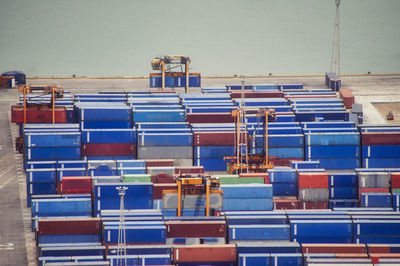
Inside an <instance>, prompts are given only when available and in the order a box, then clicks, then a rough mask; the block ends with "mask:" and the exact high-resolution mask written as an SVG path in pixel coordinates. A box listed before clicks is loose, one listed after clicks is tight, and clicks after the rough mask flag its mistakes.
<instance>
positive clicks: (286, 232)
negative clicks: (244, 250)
mask: <svg viewBox="0 0 400 266" xmlns="http://www.w3.org/2000/svg"><path fill="white" fill-rule="evenodd" d="M224 214H225V219H226V222H227V224H228V228H229V234H228V240H229V243H238V241H239V243H240V242H241V241H243V242H246V241H289V240H290V228H289V225H288V224H287V216H286V214H285V213H284V212H279V211H277V212H269V211H257V212H254V211H253V212H251V211H227V212H224Z"/></svg>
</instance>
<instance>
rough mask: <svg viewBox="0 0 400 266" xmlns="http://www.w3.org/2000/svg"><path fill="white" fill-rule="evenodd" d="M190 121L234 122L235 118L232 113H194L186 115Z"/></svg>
mask: <svg viewBox="0 0 400 266" xmlns="http://www.w3.org/2000/svg"><path fill="white" fill-rule="evenodd" d="M186 121H187V122H189V123H233V122H234V119H233V117H232V115H231V114H230V113H207V114H205V113H192V114H187V115H186Z"/></svg>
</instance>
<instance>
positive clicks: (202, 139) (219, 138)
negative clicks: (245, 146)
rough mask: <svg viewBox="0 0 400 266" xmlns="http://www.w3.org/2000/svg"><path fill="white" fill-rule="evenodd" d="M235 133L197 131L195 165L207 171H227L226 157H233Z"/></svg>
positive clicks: (195, 135)
mask: <svg viewBox="0 0 400 266" xmlns="http://www.w3.org/2000/svg"><path fill="white" fill-rule="evenodd" d="M234 135H235V134H234V132H232V131H219V132H217V131H213V132H201V131H197V132H196V131H195V132H194V134H193V136H194V140H193V149H194V150H193V159H194V165H196V166H200V165H201V166H203V167H204V170H206V171H225V170H226V169H227V164H226V162H225V160H224V157H225V156H233V155H234V153H235V147H234Z"/></svg>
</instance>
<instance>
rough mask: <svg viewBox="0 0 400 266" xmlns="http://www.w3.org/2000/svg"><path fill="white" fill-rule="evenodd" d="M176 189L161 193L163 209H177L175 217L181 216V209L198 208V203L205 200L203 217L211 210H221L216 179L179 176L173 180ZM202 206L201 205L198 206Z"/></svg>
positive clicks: (219, 191)
mask: <svg viewBox="0 0 400 266" xmlns="http://www.w3.org/2000/svg"><path fill="white" fill-rule="evenodd" d="M175 181H176V184H177V189H174V190H164V191H163V207H164V208H166V209H177V216H182V209H183V208H191V209H195V208H198V207H199V206H198V205H199V202H202V200H205V202H204V208H205V216H209V215H210V210H211V209H220V208H222V206H223V205H222V195H223V192H222V190H221V189H220V186H221V183H220V180H219V179H218V178H212V177H210V176H180V177H177V178H176V179H175ZM200 205H202V204H200Z"/></svg>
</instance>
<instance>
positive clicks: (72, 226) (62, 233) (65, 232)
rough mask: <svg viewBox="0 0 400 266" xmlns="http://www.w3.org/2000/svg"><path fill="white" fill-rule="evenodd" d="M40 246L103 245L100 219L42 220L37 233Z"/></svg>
mask: <svg viewBox="0 0 400 266" xmlns="http://www.w3.org/2000/svg"><path fill="white" fill-rule="evenodd" d="M37 241H38V244H50V243H51V244H55V243H59V244H62V243H86V244H87V243H92V244H94V245H96V244H100V243H101V220H100V219H99V218H92V217H90V218H75V217H70V218H68V219H62V218H48V219H40V220H39V223H38V232H37Z"/></svg>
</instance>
